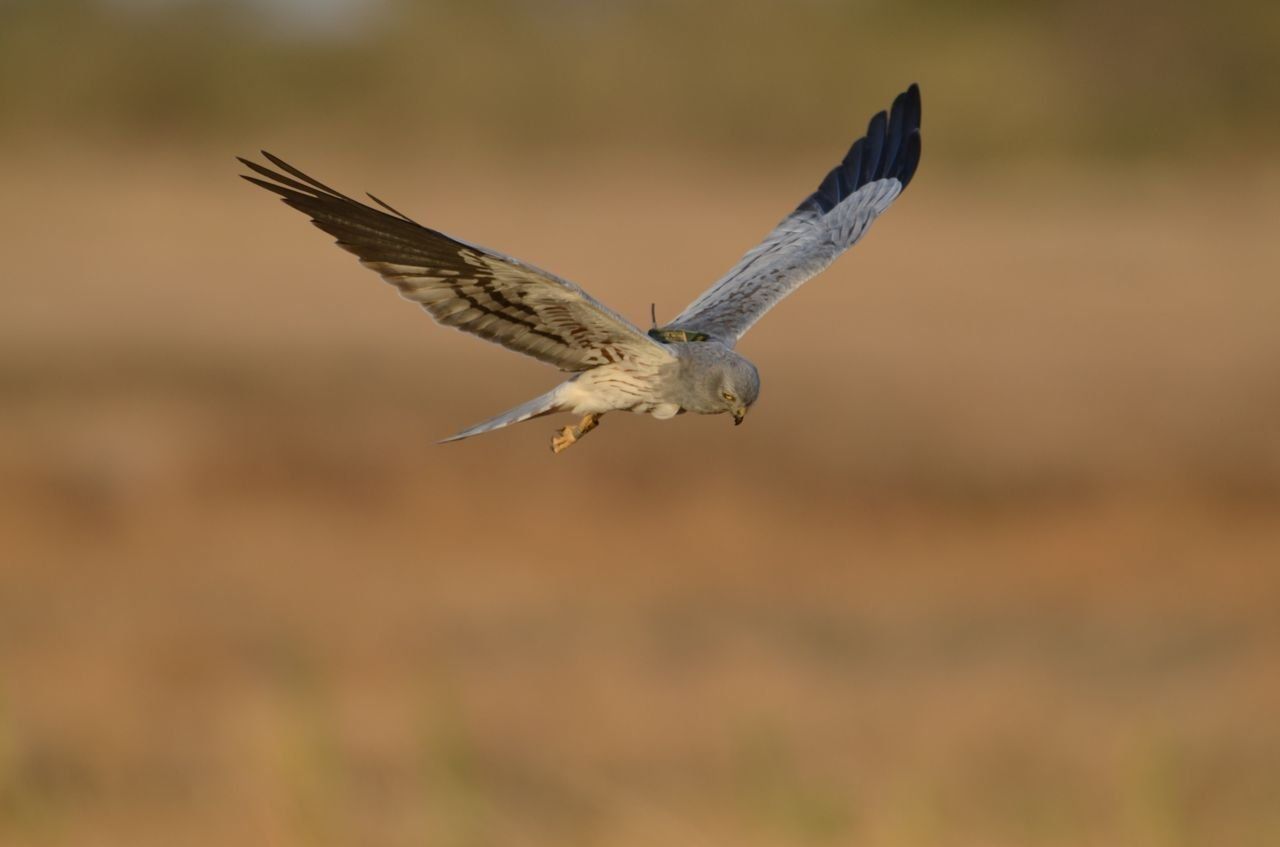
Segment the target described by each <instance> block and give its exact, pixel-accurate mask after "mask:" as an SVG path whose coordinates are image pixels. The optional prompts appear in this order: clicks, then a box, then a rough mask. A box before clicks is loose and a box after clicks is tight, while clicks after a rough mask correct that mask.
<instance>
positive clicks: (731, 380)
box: [715, 356, 760, 426]
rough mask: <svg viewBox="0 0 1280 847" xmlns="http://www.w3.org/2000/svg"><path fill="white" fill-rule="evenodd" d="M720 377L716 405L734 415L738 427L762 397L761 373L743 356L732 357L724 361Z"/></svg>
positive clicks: (734, 422) (717, 385)
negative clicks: (758, 398)
mask: <svg viewBox="0 0 1280 847" xmlns="http://www.w3.org/2000/svg"><path fill="white" fill-rule="evenodd" d="M718 376H719V379H718V381H717V382H716V384H715V389H716V403H717V404H718V405H719V408H720V410H721V411H725V412H728V413H729V414H731V415H733V424H734V426H737V425H738V424H740V423H742V420H743V418H745V417H746V416H747V410H748V409H750V408H751V406H752V404H753V403H755V402H756V398H757V397H759V396H760V372H759V371H757V370H756V366H755V365H753V364H751V363H750V362H748V361H747V360H746V359H744V358H742V357H741V356H731V357H730V358H728V359H726V360H725V361H724V365H723V367H722V368H720V369H719V374H718Z"/></svg>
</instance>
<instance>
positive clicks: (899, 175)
mask: <svg viewBox="0 0 1280 847" xmlns="http://www.w3.org/2000/svg"><path fill="white" fill-rule="evenodd" d="M919 163H920V86H919V85H918V84H917V83H914V82H913V83H911V85H909V86H908V87H907V89H906V90H905V91H903V92H901V93H900V94H899V95H898V96H897V97H895V98H894V99H893V106H892V107H891V108H890V109H889V110H888V111H887V112H883V111H882V112H877V113H876V114H874V115H872V117H871V120H870V121H869V122H868V123H867V132H866V134H865V135H864V136H862V137H861V138H859V139H858V140H857V141H855V142H853V145H852V146H851V147H850V148H849V152H848V153H846V154H845V156H844V159H843V160H842V161H841V162H840V164H839V165H837V166H836V167H835V168H834V169H832V170H831V172H829V173H828V174H827V175H826V177H825V178H824V179H823V180H822V183H821V185H819V186H818V190H817V191H815V192H814V193H813V194H812V195H810V196H809V197H808V198H807V199H806V200H805V201H804V203H801V204H800V208H806V207H807V208H810V209H816V210H818V211H820V212H821V213H822V214H826V213H827V212H829V211H831V210H832V209H834V208H835V207H836V206H837V205H839V204H840V202H841V201H843V200H844V199H845V198H846V197H848V196H849V195H851V194H853V192H855V191H857V190H858V189H859V188H861V187H862V186H864V185H866V184H867V183H869V182H874V181H876V180H881V179H897V180H898V181H899V182H901V183H902V187H903V188H906V187H907V183H909V182H910V181H911V177H912V176H914V175H915V172H916V167H917V166H918V165H919Z"/></svg>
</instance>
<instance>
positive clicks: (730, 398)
mask: <svg viewBox="0 0 1280 847" xmlns="http://www.w3.org/2000/svg"><path fill="white" fill-rule="evenodd" d="M720 396H721V397H723V398H724V399H725V401H726V402H728V403H732V402H733V401H735V400H737V399H738V398H737V397H734V396H733V394H732V393H730V392H728V391H726V392H724V393H723V394H721V395H720Z"/></svg>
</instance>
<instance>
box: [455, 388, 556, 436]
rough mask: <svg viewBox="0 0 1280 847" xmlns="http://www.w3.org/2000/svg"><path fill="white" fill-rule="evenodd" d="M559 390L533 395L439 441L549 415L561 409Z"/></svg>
mask: <svg viewBox="0 0 1280 847" xmlns="http://www.w3.org/2000/svg"><path fill="white" fill-rule="evenodd" d="M559 391H560V387H559V386H557V387H555V388H553V389H551V390H550V391H548V392H547V393H546V394H543V395H542V396H541V397H534V398H533V399H532V400H530V401H529V402H527V403H521V404H520V405H519V406H516V407H515V408H514V409H508V410H507V411H505V412H503V413H502V414H500V415H498V416H497V417H496V418H490V419H489V420H487V421H484V422H483V423H478V424H476V425H475V426H473V427H468V428H467V429H464V430H463V431H462V432H459V433H458V434H457V435H451V436H449V437H448V438H444V439H441V440H440V442H439V443H440V444H447V443H449V442H450V441H461V440H462V439H464V438H470V437H471V436H473V435H479V434H480V433H482V432H489V431H491V430H495V429H502V428H503V427H504V426H509V425H510V424H514V423H520V422H521V421H527V420H530V419H531V418H538V417H541V416H543V415H549V414H551V413H552V412H558V411H560V410H561V407H560V398H559Z"/></svg>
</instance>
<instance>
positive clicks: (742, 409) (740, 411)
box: [733, 406, 747, 426]
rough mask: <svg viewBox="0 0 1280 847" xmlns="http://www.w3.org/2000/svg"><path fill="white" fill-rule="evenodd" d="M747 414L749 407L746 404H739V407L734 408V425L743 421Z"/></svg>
mask: <svg viewBox="0 0 1280 847" xmlns="http://www.w3.org/2000/svg"><path fill="white" fill-rule="evenodd" d="M746 416H747V407H746V406H739V407H738V408H736V409H734V410H733V425H734V426H737V425H738V424H740V423H742V421H743V419H745V418H746Z"/></svg>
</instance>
